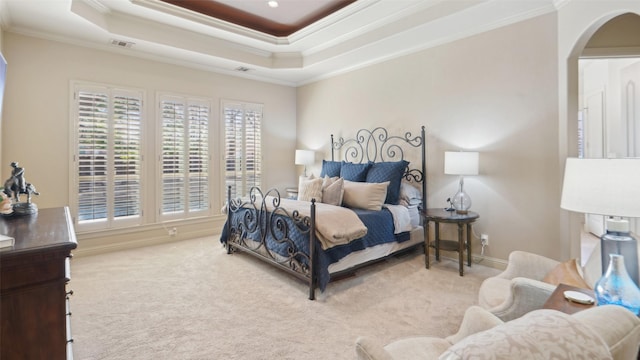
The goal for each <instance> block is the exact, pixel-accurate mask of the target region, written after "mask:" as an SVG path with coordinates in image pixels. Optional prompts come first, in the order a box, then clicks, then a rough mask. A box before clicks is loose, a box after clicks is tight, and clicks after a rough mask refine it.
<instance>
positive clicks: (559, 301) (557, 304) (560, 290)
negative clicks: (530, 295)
mask: <svg viewBox="0 0 640 360" xmlns="http://www.w3.org/2000/svg"><path fill="white" fill-rule="evenodd" d="M567 290H571V291H577V292H581V293H583V294H587V295H589V296H591V297H592V298H594V299H595V295H594V294H593V290H589V289H581V288H577V287H575V286H571V285H567V284H560V285H558V286H557V287H556V289H555V290H554V291H553V292H552V293H551V296H549V299H548V300H547V302H545V303H544V305H542V308H543V309H553V310H558V311H562V312H563V313H565V314H573V313H576V312H578V311H581V310H585V309H588V308H590V307H594V306H595V304H580V303H577V302H573V301H570V300H567V299H566V298H565V297H564V292H565V291H567Z"/></svg>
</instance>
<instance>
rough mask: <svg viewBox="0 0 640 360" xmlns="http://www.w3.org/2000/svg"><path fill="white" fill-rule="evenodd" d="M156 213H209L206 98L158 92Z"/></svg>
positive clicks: (168, 214) (163, 215) (207, 113)
mask: <svg viewBox="0 0 640 360" xmlns="http://www.w3.org/2000/svg"><path fill="white" fill-rule="evenodd" d="M160 110H161V111H160V118H161V121H160V123H161V125H162V129H161V133H162V135H161V142H162V150H161V155H160V162H161V165H160V169H161V175H160V180H161V184H160V188H161V189H162V190H161V201H160V215H161V217H163V218H167V217H172V218H176V217H177V218H185V217H189V216H203V215H207V214H208V213H209V209H210V207H211V206H210V200H209V180H210V176H209V162H210V156H209V112H210V106H209V103H208V102H207V101H202V100H197V99H189V98H186V97H181V96H170V95H161V96H160Z"/></svg>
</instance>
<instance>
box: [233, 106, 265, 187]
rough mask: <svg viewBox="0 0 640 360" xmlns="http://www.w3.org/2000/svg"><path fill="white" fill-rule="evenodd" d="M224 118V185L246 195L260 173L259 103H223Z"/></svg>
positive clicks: (260, 132)
mask: <svg viewBox="0 0 640 360" xmlns="http://www.w3.org/2000/svg"><path fill="white" fill-rule="evenodd" d="M223 111H224V121H225V130H224V132H225V185H226V186H225V189H227V188H228V187H231V197H232V198H236V197H238V196H245V195H247V194H248V192H249V190H250V189H251V187H253V186H258V187H259V186H260V184H261V176H262V145H261V142H262V139H261V136H262V131H261V127H262V105H259V104H244V103H232V102H224V103H223Z"/></svg>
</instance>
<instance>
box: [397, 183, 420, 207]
mask: <svg viewBox="0 0 640 360" xmlns="http://www.w3.org/2000/svg"><path fill="white" fill-rule="evenodd" d="M400 200H404V201H405V203H406V205H418V204H420V203H421V202H422V193H421V191H420V190H419V189H418V188H417V187H415V186H413V185H411V184H410V183H408V182H406V181H403V182H401V183H400Z"/></svg>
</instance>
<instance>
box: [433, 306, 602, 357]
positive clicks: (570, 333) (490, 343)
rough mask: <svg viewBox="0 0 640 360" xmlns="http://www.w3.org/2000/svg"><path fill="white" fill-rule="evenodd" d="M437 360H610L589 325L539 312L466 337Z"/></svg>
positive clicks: (555, 313)
mask: <svg viewBox="0 0 640 360" xmlns="http://www.w3.org/2000/svg"><path fill="white" fill-rule="evenodd" d="M569 355H570V356H569ZM439 359H441V360H459V359H477V360H482V359H487V360H495V359H519V360H529V359H531V360H533V359H536V360H538V359H539V360H547V359H602V360H604V359H612V357H611V354H610V353H609V348H608V346H607V344H606V343H605V342H604V340H603V339H602V338H601V337H600V336H599V335H598V334H597V333H596V332H595V331H593V330H592V329H591V328H589V326H587V325H585V324H583V323H582V322H580V321H579V320H578V319H577V318H574V317H572V316H571V315H567V314H565V313H562V312H559V311H557V310H547V309H543V310H535V311H532V312H530V313H527V314H525V315H523V316H522V317H520V318H518V319H515V320H511V321H509V322H506V323H504V324H501V325H498V326H496V327H494V328H492V329H489V330H485V331H481V332H478V333H475V334H473V335H471V336H467V337H466V338H464V339H462V340H460V341H459V342H457V343H455V344H454V345H453V346H451V347H450V348H449V349H447V351H445V352H444V353H443V354H442V355H440V357H439Z"/></svg>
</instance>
